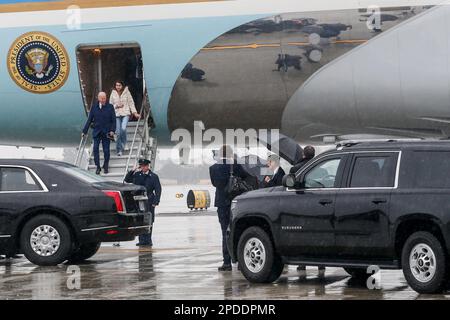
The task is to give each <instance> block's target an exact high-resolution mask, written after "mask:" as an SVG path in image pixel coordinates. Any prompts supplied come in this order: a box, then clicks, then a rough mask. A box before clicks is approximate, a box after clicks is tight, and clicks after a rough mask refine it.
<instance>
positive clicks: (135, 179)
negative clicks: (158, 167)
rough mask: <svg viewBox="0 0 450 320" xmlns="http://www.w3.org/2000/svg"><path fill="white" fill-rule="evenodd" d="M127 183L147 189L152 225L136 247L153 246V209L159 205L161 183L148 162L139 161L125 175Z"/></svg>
mask: <svg viewBox="0 0 450 320" xmlns="http://www.w3.org/2000/svg"><path fill="white" fill-rule="evenodd" d="M124 181H125V182H127V183H133V184H136V185H140V186H144V187H145V188H146V189H147V197H148V205H149V208H150V212H151V214H152V223H151V227H150V230H149V233H148V234H143V235H140V236H139V242H138V243H137V244H136V245H137V246H149V247H151V246H153V242H152V231H153V222H155V207H156V206H158V205H159V200H160V199H161V183H160V182H159V177H158V175H157V174H155V173H153V172H152V171H151V170H150V161H149V160H147V159H140V160H139V166H138V167H137V168H136V169H134V170H131V171H129V172H128V173H127V175H126V177H125V179H124Z"/></svg>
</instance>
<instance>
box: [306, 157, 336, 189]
mask: <svg viewBox="0 0 450 320" xmlns="http://www.w3.org/2000/svg"><path fill="white" fill-rule="evenodd" d="M340 163H341V159H332V160H328V161H324V162H322V163H320V164H318V165H316V166H315V167H314V168H313V169H311V170H310V171H309V172H308V173H307V174H306V175H305V188H334V186H335V182H336V175H337V172H338V169H339V164H340Z"/></svg>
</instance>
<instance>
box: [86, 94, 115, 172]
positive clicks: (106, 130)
mask: <svg viewBox="0 0 450 320" xmlns="http://www.w3.org/2000/svg"><path fill="white" fill-rule="evenodd" d="M91 123H94V130H93V132H92V137H93V138H94V148H93V149H94V162H95V165H96V167H97V170H96V171H95V173H96V174H100V172H101V167H100V150H99V149H100V142H101V143H102V148H103V153H104V156H105V161H104V163H103V169H104V172H105V173H106V174H107V173H108V172H109V154H110V150H109V147H110V139H113V138H114V132H115V131H116V113H115V111H114V107H113V106H112V105H111V104H110V103H108V102H107V101H106V93H104V92H100V93H99V94H98V102H96V103H94V104H93V105H92V107H91V111H90V112H89V117H88V119H87V121H86V125H85V126H84V129H83V133H82V136H83V137H84V136H85V135H86V134H87V133H88V131H89V126H90V125H91Z"/></svg>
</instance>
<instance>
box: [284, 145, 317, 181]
mask: <svg viewBox="0 0 450 320" xmlns="http://www.w3.org/2000/svg"><path fill="white" fill-rule="evenodd" d="M315 155H316V149H314V147H313V146H306V147H305V148H304V149H303V158H302V160H300V161H299V162H298V163H296V164H295V165H294V166H293V167H292V168H291V170H290V171H289V173H292V174H295V173H297V172H298V170H300V169H301V168H303V167H304V166H305V165H306V164H307V163H308V162H309V160H311V159H312V158H314V157H315Z"/></svg>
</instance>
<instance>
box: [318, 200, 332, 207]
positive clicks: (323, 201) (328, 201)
mask: <svg viewBox="0 0 450 320" xmlns="http://www.w3.org/2000/svg"><path fill="white" fill-rule="evenodd" d="M319 203H320V204H321V205H323V206H326V205H327V204H332V203H333V200H329V199H322V200H320V201H319Z"/></svg>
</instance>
